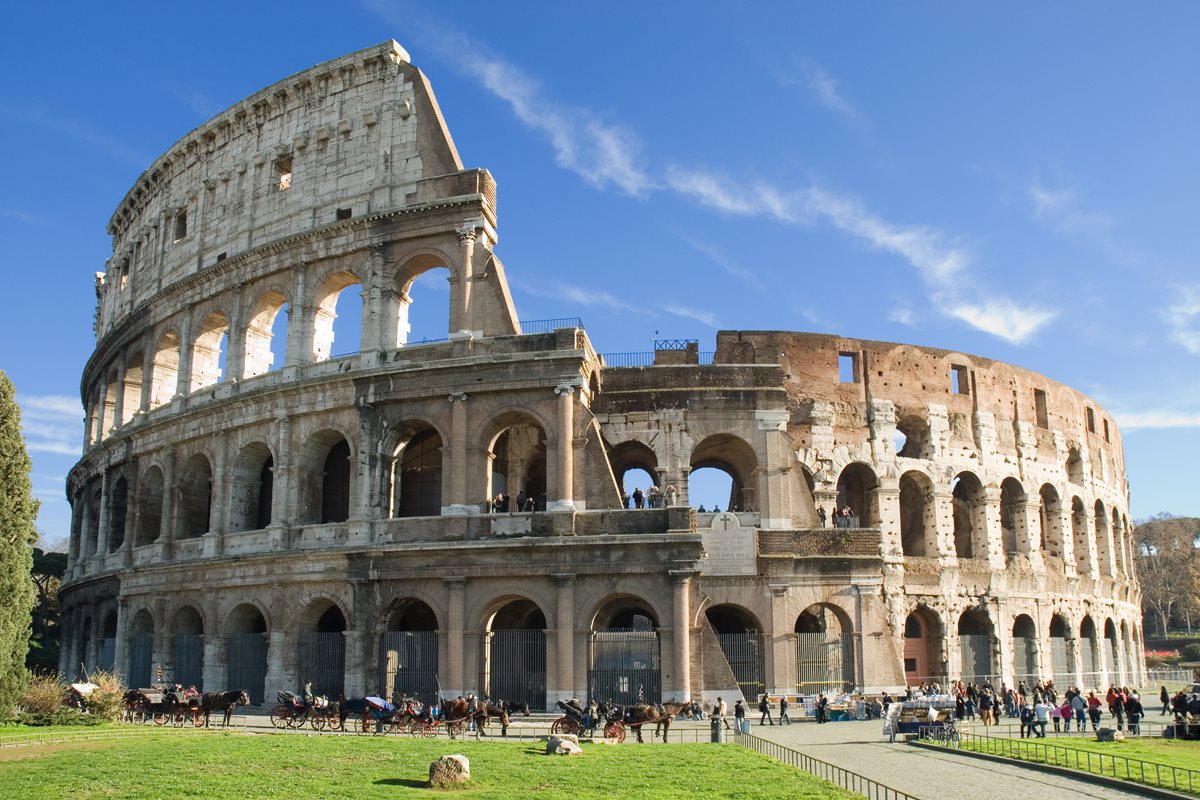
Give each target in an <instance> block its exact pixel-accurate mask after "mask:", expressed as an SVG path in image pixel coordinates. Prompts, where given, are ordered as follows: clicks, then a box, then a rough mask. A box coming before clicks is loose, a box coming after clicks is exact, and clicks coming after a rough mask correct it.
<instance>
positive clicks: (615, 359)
mask: <svg viewBox="0 0 1200 800" xmlns="http://www.w3.org/2000/svg"><path fill="white" fill-rule="evenodd" d="M716 355H717V354H716V351H715V350H708V351H702V352H700V353H699V357H700V358H699V364H686V365H682V366H689V367H694V366H701V367H707V366H711V365H712V364H713V363H714V362H713V359H714V358H715V357H716ZM600 358H601V359H603V361H604V366H606V367H653V366H655V364H654V353H653V352H645V353H601V354H600ZM672 366H681V365H672Z"/></svg>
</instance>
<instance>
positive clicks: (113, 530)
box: [108, 475, 129, 553]
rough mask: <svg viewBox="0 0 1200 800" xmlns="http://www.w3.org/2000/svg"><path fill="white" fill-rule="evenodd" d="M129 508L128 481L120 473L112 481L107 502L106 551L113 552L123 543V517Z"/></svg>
mask: <svg viewBox="0 0 1200 800" xmlns="http://www.w3.org/2000/svg"><path fill="white" fill-rule="evenodd" d="M128 509H129V482H128V481H126V480H125V476H124V475H122V476H120V477H119V478H117V479H116V480H115V481H113V485H112V498H111V499H110V500H109V502H108V552H110V553H115V552H117V550H118V549H119V548H120V547H121V545H123V544H125V518H126V514H127V511H128Z"/></svg>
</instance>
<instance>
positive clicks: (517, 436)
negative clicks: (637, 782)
mask: <svg viewBox="0 0 1200 800" xmlns="http://www.w3.org/2000/svg"><path fill="white" fill-rule="evenodd" d="M493 430H495V431H496V433H495V434H494V435H493V437H492V439H491V441H490V442H489V443H488V445H487V451H488V455H489V459H488V460H489V462H490V463H491V472H490V473H489V474H488V482H487V486H488V494H487V497H488V498H489V506H488V507H489V509H490V510H491V511H494V512H507V511H516V510H518V507H525V506H528V503H529V500H530V498H532V499H533V507H534V509H535V510H537V511H545V510H546V432H545V431H543V430H542V428H541V426H540V425H538V424H537V423H536V422H535V421H533V419H532V418H530V417H528V416H525V415H523V414H516V413H513V414H505V415H504V416H503V417H502V418H501V419H499V420H497V421H496V423H495V424H494V427H493ZM539 702H542V703H544V702H545V699H544V698H543V699H542V700H540V701H539Z"/></svg>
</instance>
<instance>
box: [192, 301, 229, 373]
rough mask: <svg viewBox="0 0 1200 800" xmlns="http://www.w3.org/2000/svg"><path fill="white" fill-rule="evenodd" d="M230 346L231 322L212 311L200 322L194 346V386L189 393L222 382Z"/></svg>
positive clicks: (222, 315)
mask: <svg viewBox="0 0 1200 800" xmlns="http://www.w3.org/2000/svg"><path fill="white" fill-rule="evenodd" d="M228 345H229V320H227V319H226V318H225V315H224V314H222V313H220V312H218V311H212V312H210V313H208V314H206V315H205V316H204V319H202V320H200V328H199V330H198V331H197V333H196V341H195V344H193V345H192V372H191V376H192V385H191V386H190V387H188V391H189V392H195V391H197V390H199V389H203V388H204V387H205V386H212V385H213V384H217V383H220V382H221V376H222V374H223V373H224V371H225V355H226V352H227V349H228Z"/></svg>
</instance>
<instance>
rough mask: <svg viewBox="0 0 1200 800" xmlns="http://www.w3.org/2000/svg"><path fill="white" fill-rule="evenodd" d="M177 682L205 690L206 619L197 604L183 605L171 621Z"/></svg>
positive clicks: (175, 679) (174, 670)
mask: <svg viewBox="0 0 1200 800" xmlns="http://www.w3.org/2000/svg"><path fill="white" fill-rule="evenodd" d="M171 634H172V637H173V638H174V642H173V646H172V648H171V650H172V653H171V654H172V656H173V657H174V658H173V664H174V669H173V670H172V672H173V679H174V681H175V683H178V684H181V685H182V686H184V687H185V688H186V687H188V686H195V687H196V688H197V689H199V690H200V691H204V620H203V619H202V618H201V616H200V612H199V611H197V610H196V608H195V606H183V607H182V608H180V609H179V610H178V611H176V612H175V617H174V619H173V620H172V621H171Z"/></svg>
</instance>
